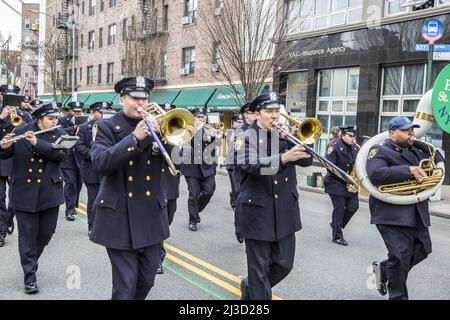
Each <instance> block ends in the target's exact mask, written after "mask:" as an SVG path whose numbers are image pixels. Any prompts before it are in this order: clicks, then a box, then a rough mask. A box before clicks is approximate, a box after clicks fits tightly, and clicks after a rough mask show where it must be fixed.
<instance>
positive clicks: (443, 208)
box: [217, 166, 450, 219]
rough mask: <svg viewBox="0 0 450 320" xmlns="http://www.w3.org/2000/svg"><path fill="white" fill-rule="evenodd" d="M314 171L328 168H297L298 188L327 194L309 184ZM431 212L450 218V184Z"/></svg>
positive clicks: (364, 199) (220, 170) (221, 171)
mask: <svg viewBox="0 0 450 320" xmlns="http://www.w3.org/2000/svg"><path fill="white" fill-rule="evenodd" d="M313 172H321V173H322V176H325V174H326V169H325V168H323V167H316V166H311V167H307V168H297V181H298V189H299V190H304V191H309V192H315V193H322V194H325V192H324V189H323V188H314V187H310V186H308V184H307V177H308V176H312V173H313ZM217 173H218V174H221V175H228V173H227V171H226V170H225V167H222V168H219V167H217ZM359 200H360V201H362V202H369V197H367V196H364V195H359ZM430 214H431V215H434V216H439V217H443V218H447V219H450V186H449V185H446V186H442V189H441V200H437V201H430Z"/></svg>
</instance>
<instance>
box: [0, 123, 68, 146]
mask: <svg viewBox="0 0 450 320" xmlns="http://www.w3.org/2000/svg"><path fill="white" fill-rule="evenodd" d="M60 127H61V126H60V125H57V126H54V127H51V128H48V129H44V130H40V131H36V132H33V133H34V135H35V136H37V135H39V134H41V133H45V132H48V131H53V130H55V129H58V128H60ZM26 136H27V134H26V133H24V134H21V135H18V136H15V137H14V138H12V139H10V140H5V139H3V140H1V141H0V145H2V144H6V143H10V142H16V141H19V140H21V139H23V138H25V137H26Z"/></svg>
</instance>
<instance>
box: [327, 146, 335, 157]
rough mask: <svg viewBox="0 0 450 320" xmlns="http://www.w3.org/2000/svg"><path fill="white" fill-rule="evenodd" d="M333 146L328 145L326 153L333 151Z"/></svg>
mask: <svg viewBox="0 0 450 320" xmlns="http://www.w3.org/2000/svg"><path fill="white" fill-rule="evenodd" d="M333 150H334V148H333V146H329V147H328V149H327V155H330V154H331V153H332V152H333Z"/></svg>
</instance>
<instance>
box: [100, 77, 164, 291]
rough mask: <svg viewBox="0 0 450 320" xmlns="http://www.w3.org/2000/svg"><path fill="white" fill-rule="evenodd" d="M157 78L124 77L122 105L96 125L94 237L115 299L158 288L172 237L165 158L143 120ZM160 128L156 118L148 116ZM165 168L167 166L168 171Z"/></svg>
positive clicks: (119, 88)
mask: <svg viewBox="0 0 450 320" xmlns="http://www.w3.org/2000/svg"><path fill="white" fill-rule="evenodd" d="M153 86H154V82H153V80H150V79H148V78H144V77H141V76H138V77H129V78H124V79H122V80H120V81H119V82H117V83H116V84H115V86H114V90H115V91H116V92H117V93H119V94H120V104H121V105H122V106H123V109H122V110H121V111H120V112H118V113H116V114H115V115H113V116H112V117H110V118H108V119H102V120H99V121H98V122H97V123H95V125H94V128H93V132H92V135H93V139H94V142H93V143H92V145H91V159H92V166H93V168H94V170H95V171H96V172H97V173H98V174H99V175H100V189H99V192H98V195H97V198H96V200H95V202H94V209H93V210H94V211H95V220H94V225H93V228H92V233H91V240H92V241H93V242H95V243H97V244H100V245H102V246H104V247H106V252H107V254H108V256H109V260H110V262H111V267H112V283H113V288H112V299H136V300H143V299H145V298H146V297H147V294H148V293H149V292H150V289H151V288H152V287H153V284H154V279H155V275H156V271H157V268H158V265H159V263H160V249H161V243H162V242H163V241H164V240H165V239H167V238H168V237H169V221H168V217H167V208H166V207H167V195H166V192H165V189H164V185H163V179H162V174H163V170H164V165H163V162H164V160H163V158H162V157H161V155H160V154H159V153H155V152H153V142H155V138H154V137H153V136H152V135H151V134H150V133H149V132H150V130H149V128H148V127H147V124H148V123H147V124H146V122H145V121H144V120H143V113H142V112H143V110H145V109H146V108H147V106H148V97H149V95H150V90H151V89H152V88H153ZM149 122H150V124H148V125H151V126H152V127H153V129H154V130H155V132H159V124H158V122H157V121H156V120H155V118H151V119H150V120H149ZM164 171H165V170H164Z"/></svg>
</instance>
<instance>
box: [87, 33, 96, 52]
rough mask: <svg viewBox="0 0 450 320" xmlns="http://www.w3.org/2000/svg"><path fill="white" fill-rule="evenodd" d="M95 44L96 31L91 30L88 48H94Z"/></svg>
mask: <svg viewBox="0 0 450 320" xmlns="http://www.w3.org/2000/svg"><path fill="white" fill-rule="evenodd" d="M94 46H95V31H89V33H88V50H94Z"/></svg>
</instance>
